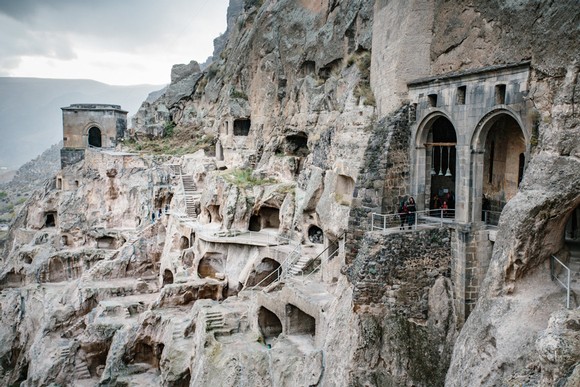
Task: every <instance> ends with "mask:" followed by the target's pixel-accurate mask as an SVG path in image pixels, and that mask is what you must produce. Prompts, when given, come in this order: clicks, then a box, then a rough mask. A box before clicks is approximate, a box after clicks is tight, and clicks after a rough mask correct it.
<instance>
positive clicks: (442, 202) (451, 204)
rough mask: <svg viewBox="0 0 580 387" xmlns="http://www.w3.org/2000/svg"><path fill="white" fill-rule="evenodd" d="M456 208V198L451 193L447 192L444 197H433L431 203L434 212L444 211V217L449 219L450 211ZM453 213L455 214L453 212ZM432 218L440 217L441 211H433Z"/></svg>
mask: <svg viewBox="0 0 580 387" xmlns="http://www.w3.org/2000/svg"><path fill="white" fill-rule="evenodd" d="M454 208H455V197H454V196H453V193H451V192H445V193H444V194H443V195H438V194H435V195H433V198H432V202H431V209H432V210H439V209H440V210H443V216H444V217H447V215H448V211H447V210H449V209H454ZM451 213H453V212H451ZM431 215H432V216H439V215H440V213H439V211H435V212H434V211H431Z"/></svg>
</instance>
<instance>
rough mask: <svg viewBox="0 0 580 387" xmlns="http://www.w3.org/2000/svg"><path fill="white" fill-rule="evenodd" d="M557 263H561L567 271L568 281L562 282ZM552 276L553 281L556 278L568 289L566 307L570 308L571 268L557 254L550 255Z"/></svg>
mask: <svg viewBox="0 0 580 387" xmlns="http://www.w3.org/2000/svg"><path fill="white" fill-rule="evenodd" d="M556 263H558V264H560V266H562V267H563V268H564V269H565V270H566V272H567V275H566V283H564V282H562V281H561V280H560V278H558V275H557V274H556ZM550 276H551V277H552V281H553V280H556V281H558V283H559V284H560V285H562V286H563V287H564V289H566V309H570V268H569V267H568V266H566V265H565V264H564V263H563V262H562V261H560V260H559V259H558V258H557V257H556V256H555V255H552V256H551V257H550Z"/></svg>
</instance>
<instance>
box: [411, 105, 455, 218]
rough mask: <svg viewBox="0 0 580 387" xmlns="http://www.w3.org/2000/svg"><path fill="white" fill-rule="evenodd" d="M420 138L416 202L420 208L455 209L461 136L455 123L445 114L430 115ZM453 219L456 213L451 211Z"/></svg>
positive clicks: (420, 132)
mask: <svg viewBox="0 0 580 387" xmlns="http://www.w3.org/2000/svg"><path fill="white" fill-rule="evenodd" d="M419 128H420V129H419V131H418V133H417V138H416V147H417V155H416V161H415V163H416V166H417V170H416V171H417V172H416V176H417V184H416V187H417V188H416V189H417V191H416V195H417V197H416V202H417V203H418V206H419V209H423V208H424V209H432V210H434V211H433V214H434V215H438V216H439V215H440V213H439V212H438V211H437V212H435V210H439V209H441V208H444V207H447V208H448V209H449V210H454V209H455V203H456V200H457V199H456V192H457V189H456V181H457V178H456V177H457V170H458V168H457V161H456V160H457V151H456V145H457V133H456V130H455V126H454V125H453V123H452V122H451V120H450V119H449V118H448V117H447V116H446V115H445V114H443V113H442V112H435V113H434V114H432V115H430V116H427V117H426V118H425V119H424V120H423V123H422V124H421V125H420V126H419ZM447 214H448V216H450V217H453V216H454V212H453V211H449V212H448V213H447Z"/></svg>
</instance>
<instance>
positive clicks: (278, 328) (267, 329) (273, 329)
mask: <svg viewBox="0 0 580 387" xmlns="http://www.w3.org/2000/svg"><path fill="white" fill-rule="evenodd" d="M258 326H259V327H260V331H261V333H262V336H263V337H264V340H265V341H266V343H268V342H269V341H271V340H272V339H275V338H276V337H278V336H280V333H282V322H281V321H280V319H279V318H278V316H276V313H274V312H272V311H271V310H269V309H266V308H264V307H263V306H262V307H260V310H259V311H258Z"/></svg>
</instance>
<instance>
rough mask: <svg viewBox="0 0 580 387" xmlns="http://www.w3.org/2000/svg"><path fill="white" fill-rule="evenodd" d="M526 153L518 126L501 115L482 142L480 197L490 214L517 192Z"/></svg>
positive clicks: (512, 120) (513, 120) (508, 117)
mask: <svg viewBox="0 0 580 387" xmlns="http://www.w3.org/2000/svg"><path fill="white" fill-rule="evenodd" d="M525 151H526V143H525V139H524V134H523V132H522V129H521V128H520V126H519V124H518V123H517V121H516V120H515V119H514V118H512V117H511V116H509V115H507V114H503V115H501V116H500V117H499V119H497V120H496V121H495V122H494V123H493V125H492V126H491V128H490V129H489V132H488V133H487V137H486V139H485V157H484V166H483V172H484V176H485V178H483V194H484V195H485V197H486V198H487V200H488V201H489V209H490V210H491V211H494V212H501V211H502V209H503V207H504V206H505V205H506V203H507V202H508V201H509V200H510V199H511V198H512V197H514V196H515V194H516V193H517V192H518V187H519V185H520V182H521V180H522V178H523V175H524V167H525V161H526V160H525ZM480 178H482V177H480Z"/></svg>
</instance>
